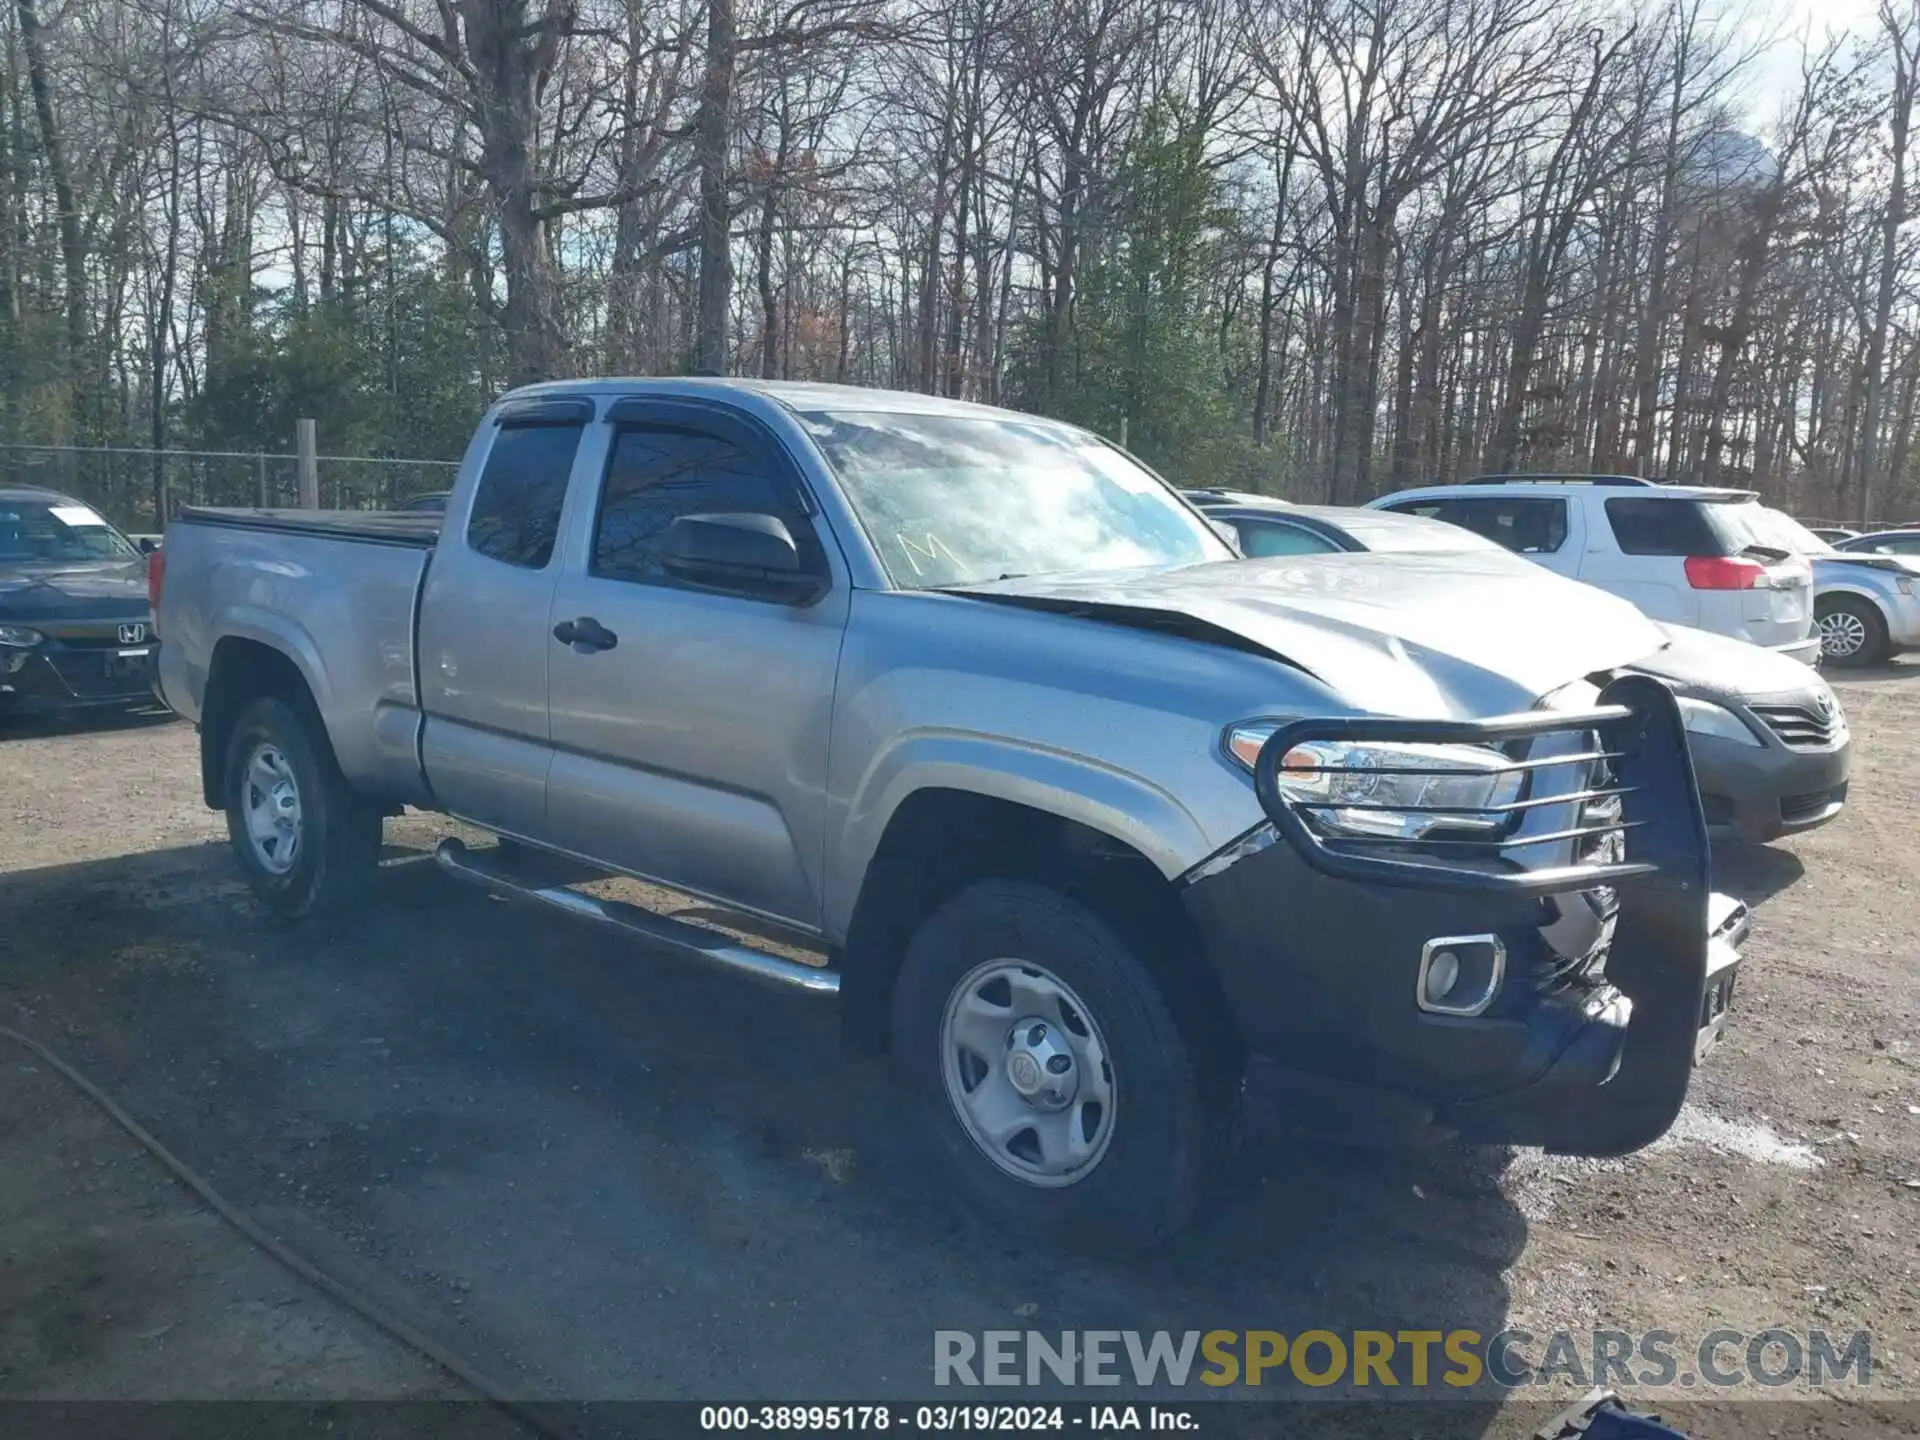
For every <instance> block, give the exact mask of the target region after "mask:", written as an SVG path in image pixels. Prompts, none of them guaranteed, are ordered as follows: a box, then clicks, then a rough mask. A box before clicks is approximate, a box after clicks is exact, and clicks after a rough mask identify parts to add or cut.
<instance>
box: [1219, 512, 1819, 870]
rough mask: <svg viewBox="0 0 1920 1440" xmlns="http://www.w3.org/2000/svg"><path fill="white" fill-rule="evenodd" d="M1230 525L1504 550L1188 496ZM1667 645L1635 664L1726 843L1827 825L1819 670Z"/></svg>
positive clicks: (1750, 651) (1250, 545)
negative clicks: (1670, 716) (1674, 727)
mask: <svg viewBox="0 0 1920 1440" xmlns="http://www.w3.org/2000/svg"><path fill="white" fill-rule="evenodd" d="M1187 494H1188V498H1189V499H1191V500H1193V501H1194V503H1195V504H1197V505H1198V506H1199V507H1200V509H1201V510H1202V511H1203V512H1204V513H1206V514H1207V515H1209V516H1211V517H1213V518H1215V519H1219V520H1225V521H1227V522H1228V523H1229V524H1231V525H1232V526H1233V527H1234V529H1235V531H1236V533H1237V535H1238V537H1239V542H1240V548H1241V551H1242V552H1243V553H1244V554H1246V555H1248V556H1254V557H1271V556H1275V555H1314V554H1329V553H1332V552H1335V551H1358V550H1368V551H1376V552H1384V553H1389V554H1393V555H1406V556H1410V555H1460V554H1467V553H1472V552H1482V553H1484V552H1487V551H1492V552H1495V553H1501V554H1504V553H1505V552H1504V550H1503V547H1502V546H1501V545H1500V544H1498V543H1497V542H1495V541H1493V540H1489V539H1487V538H1485V537H1484V536H1483V535H1480V534H1478V533H1477V532H1475V531H1473V530H1469V529H1466V528H1464V527H1463V526H1461V525H1458V524H1449V523H1446V522H1444V521H1440V520H1434V519H1426V518H1423V517H1421V516H1418V515H1414V514H1409V513H1406V512H1404V511H1397V510H1395V509H1393V508H1392V507H1387V508H1384V509H1381V510H1365V509H1342V508H1334V507H1331V506H1296V505H1285V504H1276V503H1273V502H1266V501H1262V500H1260V499H1259V498H1258V497H1243V498H1241V499H1239V500H1238V501H1236V502H1233V503H1221V502H1220V500H1219V499H1218V498H1217V492H1204V491H1189V492H1187ZM1663 630H1664V631H1665V633H1666V635H1667V637H1668V644H1667V645H1666V646H1665V647H1663V648H1662V649H1661V650H1660V651H1658V652H1657V653H1656V654H1654V655H1653V656H1650V657H1648V658H1647V659H1644V660H1641V661H1639V662H1638V663H1637V664H1636V665H1635V666H1634V667H1633V668H1635V669H1636V670H1639V671H1641V672H1643V673H1645V674H1649V675H1655V676H1658V677H1659V678H1660V679H1661V680H1663V681H1665V682H1666V683H1667V684H1668V685H1669V686H1670V687H1671V688H1672V689H1673V691H1674V693H1675V694H1676V695H1678V696H1679V697H1680V710H1681V714H1682V715H1683V716H1684V717H1685V720H1686V727H1687V739H1688V745H1689V748H1690V749H1691V751H1692V753H1693V764H1694V772H1695V774H1696V775H1697V776H1698V779H1699V784H1700V797H1701V801H1702V804H1703V805H1704V807H1705V811H1706V817H1707V824H1708V827H1709V829H1710V831H1711V832H1712V833H1713V834H1714V835H1716V836H1717V837H1722V838H1737V839H1741V840H1746V841H1750V842H1755V843H1761V842H1765V841H1769V840H1774V839H1777V838H1779V837H1780V836H1782V835H1787V834H1791V833H1793V832H1795V831H1799V830H1809V829H1812V828H1813V827H1815V826H1817V825H1823V824H1825V823H1826V822H1827V821H1829V820H1831V819H1833V818H1834V817H1835V816H1837V815H1838V814H1839V813H1840V811H1841V809H1842V808H1843V807H1844V805H1845V803H1846V798H1847V777H1848V751H1849V745H1850V741H1849V736H1848V732H1847V721H1846V715H1845V713H1844V712H1843V711H1842V710H1841V708H1840V703H1839V700H1838V699H1837V698H1836V697H1835V695H1834V693H1833V690H1832V688H1831V687H1830V686H1829V685H1828V684H1827V682H1826V681H1825V680H1823V679H1821V678H1820V676H1819V674H1818V673H1817V672H1816V671H1815V670H1813V669H1811V668H1810V667H1808V666H1807V665H1805V664H1803V663H1800V662H1799V661H1798V660H1796V659H1791V658H1788V656H1787V655H1785V654H1782V653H1780V652H1779V651H1768V650H1766V649H1763V648H1762V647H1760V646H1756V645H1752V644H1747V643H1744V642H1742V641H1738V640H1733V639H1729V638H1727V637H1725V636H1721V635H1714V634H1711V633H1709V632H1707V631H1704V630H1699V629H1695V628H1693V627H1691V626H1683V625H1667V626H1663Z"/></svg>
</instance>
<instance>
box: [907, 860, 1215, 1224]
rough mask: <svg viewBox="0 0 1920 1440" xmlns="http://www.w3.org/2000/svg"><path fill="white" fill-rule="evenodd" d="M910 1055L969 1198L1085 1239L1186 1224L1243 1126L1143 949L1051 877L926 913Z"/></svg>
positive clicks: (913, 950) (913, 960) (910, 963)
mask: <svg viewBox="0 0 1920 1440" xmlns="http://www.w3.org/2000/svg"><path fill="white" fill-rule="evenodd" d="M893 1053H894V1056H895V1058H896V1061H897V1062H898V1063H899V1064H900V1065H901V1067H902V1068H903V1069H904V1071H905V1072H906V1077H907V1080H908V1082H909V1084H910V1085H911V1086H912V1087H913V1089H914V1091H915V1095H916V1099H917V1100H918V1102H919V1107H920V1113H921V1119H922V1123H923V1125H924V1126H925V1131H926V1135H927V1138H929V1139H930V1140H931V1141H932V1142H933V1143H934V1145H935V1148H936V1149H937V1150H939V1151H940V1152H941V1154H942V1156H943V1158H944V1160H945V1161H946V1164H947V1166H948V1168H949V1169H950V1170H951V1172H952V1173H953V1174H954V1176H955V1178H956V1180H957V1181H958V1182H959V1183H960V1184H961V1185H962V1186H963V1187H964V1189H965V1192H966V1193H967V1194H968V1195H969V1196H971V1197H972V1198H973V1199H974V1200H976V1201H977V1202H978V1203H979V1204H980V1205H981V1206H982V1207H983V1208H985V1209H988V1210H990V1211H991V1212H993V1213H994V1215H996V1216H997V1217H998V1218H999V1219H1001V1220H1002V1221H1004V1222H1007V1223H1009V1224H1011V1225H1012V1226H1014V1227H1016V1228H1019V1229H1023V1230H1028V1231H1035V1232H1040V1233H1043V1234H1046V1235H1049V1236H1050V1237H1053V1238H1056V1239H1062V1240H1066V1241H1068V1242H1070V1243H1071V1242H1105V1243H1116V1242H1117V1243H1120V1244H1123V1245H1127V1246H1129V1247H1132V1246H1139V1245H1144V1244H1151V1243H1152V1242H1153V1241H1155V1240H1157V1239H1159V1238H1161V1237H1163V1236H1165V1235H1167V1234H1169V1233H1171V1232H1172V1231H1174V1230H1176V1229H1178V1228H1179V1227H1180V1226H1181V1225H1182V1224H1183V1223H1185V1221H1186V1220H1187V1219H1188V1218H1189V1217H1190V1215H1191V1214H1192V1212H1193V1209H1194V1207H1195V1203H1196V1201H1197V1199H1198V1196H1199V1192H1200V1189H1201V1185H1202V1181H1203V1178H1204V1171H1205V1169H1206V1164H1207V1161H1208V1160H1209V1159H1210V1158H1211V1155H1212V1151H1213V1148H1214V1147H1213V1144H1212V1141H1213V1139H1214V1138H1215V1137H1216V1136H1217V1135H1219V1134H1222V1133H1224V1131H1225V1129H1226V1126H1225V1123H1224V1122H1225V1120H1226V1117H1225V1116H1223V1115H1218V1114H1214V1113H1212V1110H1211V1108H1210V1107H1209V1106H1208V1104H1207V1103H1206V1100H1205V1099H1204V1097H1203V1087H1202V1085H1201V1084H1200V1078H1199V1077H1200V1068H1199V1057H1198V1056H1196V1055H1195V1054H1194V1052H1193V1050H1192V1048H1191V1046H1190V1044H1189V1041H1188V1039H1187V1036H1186V1035H1185V1034H1184V1033H1183V1031H1182V1029H1181V1026H1180V1025H1179V1023H1178V1022H1177V1021H1176V1020H1175V1018H1174V1015H1173V1012H1172V1011H1171V1010H1170V1009H1169V1007H1168V1005H1167V1003H1166V1000H1165V998H1164V997H1163V996H1162V994H1161V991H1160V988H1159V986H1158V985H1157V984H1156V982H1155V980H1154V978H1153V975H1152V973H1151V972H1150V971H1149V970H1148V968H1147V966H1146V965H1145V964H1144V963H1143V961H1142V959H1141V958H1140V955H1139V954H1138V953H1137V952H1136V950H1135V949H1134V947H1133V945H1132V944H1131V943H1130V942H1129V941H1128V939H1127V938H1126V937H1125V936H1124V935H1123V934H1121V933H1120V932H1119V931H1118V930H1116V929H1115V928H1113V927H1112V926H1111V925H1110V924H1109V923H1108V922H1107V921H1106V920H1105V919H1104V918H1102V917H1101V916H1099V915H1097V914H1095V913H1094V912H1093V911H1092V910H1090V909H1089V908H1087V907H1086V906H1084V905H1082V904H1081V903H1080V902H1078V901H1077V900H1074V899H1072V898H1070V897H1068V896H1066V895H1063V894H1061V893H1059V892H1057V891H1054V890H1050V889H1047V888H1045V887H1042V886H1039V885H1033V884H1028V883H1024V882H1015V881H997V880H995V881H983V882H981V883H978V884H975V885H973V886H971V887H969V888H968V889H966V890H964V891H962V892H961V893H960V894H959V895H957V896H955V897H954V898H952V899H951V900H949V901H947V902H946V903H945V904H943V905H942V906H941V907H940V908H939V909H938V910H936V911H934V913H933V914H932V915H930V916H929V917H928V918H927V919H926V921H925V922H924V923H923V924H922V925H921V926H920V928H919V930H918V931H917V932H916V933H915V935H914V937H913V939H912V941H911V942H910V943H909V945H908V947H907V954H906V959H905V963H904V965H903V967H902V969H901V973H900V977H899V980H898V983H897V985H896V987H895V991H894V1013H893Z"/></svg>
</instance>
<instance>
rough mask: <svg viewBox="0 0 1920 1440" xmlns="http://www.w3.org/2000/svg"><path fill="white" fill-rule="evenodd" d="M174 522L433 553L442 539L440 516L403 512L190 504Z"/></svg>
mask: <svg viewBox="0 0 1920 1440" xmlns="http://www.w3.org/2000/svg"><path fill="white" fill-rule="evenodd" d="M174 523H175V524H176V525H180V524H188V525H222V526H229V527H232V528H234V529H240V530H267V531H272V532H274V533H276V534H281V535H320V536H324V537H326V538H327V539H330V540H357V541H365V542H367V543H369V544H374V545H405V546H409V547H411V548H413V549H416V550H431V549H432V548H433V544H434V541H435V540H437V539H438V538H439V536H440V517H439V516H438V515H433V514H428V513H425V512H416V511H399V510H253V509H228V508H225V507H222V506H215V505H189V506H187V507H186V509H184V510H182V511H181V512H180V514H179V516H178V518H177V519H176V520H175V521H174Z"/></svg>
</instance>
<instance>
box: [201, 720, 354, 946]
mask: <svg viewBox="0 0 1920 1440" xmlns="http://www.w3.org/2000/svg"><path fill="white" fill-rule="evenodd" d="M318 726H319V721H318V719H317V718H315V717H314V716H313V715H312V713H311V711H306V710H303V709H297V708H295V707H294V706H291V705H289V704H287V703H286V702H285V701H284V700H281V699H279V698H277V697H274V696H265V697H262V698H261V699H258V700H255V701H253V702H252V703H251V704H249V705H248V706H247V708H246V709H245V710H243V711H242V712H241V714H240V718H239V721H238V723H236V724H235V726H234V729H233V737H232V739H231V740H230V741H229V743H228V746H227V771H226V795H227V836H228V839H229V840H230V841H231V842H232V844H233V850H234V854H235V855H237V856H238V857H239V860H240V868H241V869H242V870H243V871H244V872H245V874H246V877H247V883H248V884H249V885H250V886H251V887H252V888H253V893H254V894H255V895H256V896H258V897H259V899H260V900H261V902H262V903H263V904H265V905H266V906H267V908H268V909H270V910H272V911H274V912H275V913H277V914H280V915H287V916H299V915H307V914H311V913H313V912H315V911H319V910H329V909H335V908H338V907H340V906H342V905H344V904H346V903H348V902H350V901H352V900H354V899H357V898H358V897H359V896H360V895H361V893H362V892H363V891H364V890H365V888H366V885H367V882H368V881H369V880H370V879H371V878H372V876H373V874H374V871H375V870H376V868H377V867H378V865H379V862H380V829H381V827H380V812H379V811H378V810H377V809H376V808H375V807H374V806H372V805H370V804H368V803H367V801H365V800H364V799H362V798H361V797H360V796H358V795H356V794H355V793H354V792H353V789H352V787H351V786H349V785H348V784H347V781H346V777H345V776H343V775H342V774H341V773H340V767H339V766H338V765H337V764H336V763H335V762H334V758H333V751H332V749H331V747H329V746H328V744H327V740H326V736H325V735H324V734H323V733H321V732H320V731H319V729H318Z"/></svg>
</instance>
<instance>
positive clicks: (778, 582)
mask: <svg viewBox="0 0 1920 1440" xmlns="http://www.w3.org/2000/svg"><path fill="white" fill-rule="evenodd" d="M660 563H661V565H662V566H664V567H665V568H666V570H667V573H668V574H670V575H676V576H678V577H679V578H680V579H682V580H690V581H692V582H693V583H694V584H696V585H706V586H710V587H712V588H713V589H716V590H729V591H732V592H734V593H735V594H740V595H753V596H758V597H761V598H764V599H768V600H779V601H783V602H785V603H787V604H790V605H803V604H806V603H807V602H808V601H810V600H813V599H815V598H817V597H818V596H819V594H820V592H821V591H822V590H823V589H824V588H825V579H824V577H822V576H820V575H817V574H814V573H811V572H810V571H808V570H807V569H806V567H805V566H804V565H803V564H802V563H801V560H800V547H799V546H798V545H797V544H795V543H794V539H793V532H792V531H790V530H789V529H787V526H786V522H785V521H784V520H781V519H780V518H779V517H778V516H776V515H758V514H747V513H722V514H711V515H682V516H680V517H679V518H678V519H676V520H675V521H674V522H673V523H672V524H671V525H669V526H667V533H666V535H665V537H664V538H663V540H662V542H661V547H660Z"/></svg>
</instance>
